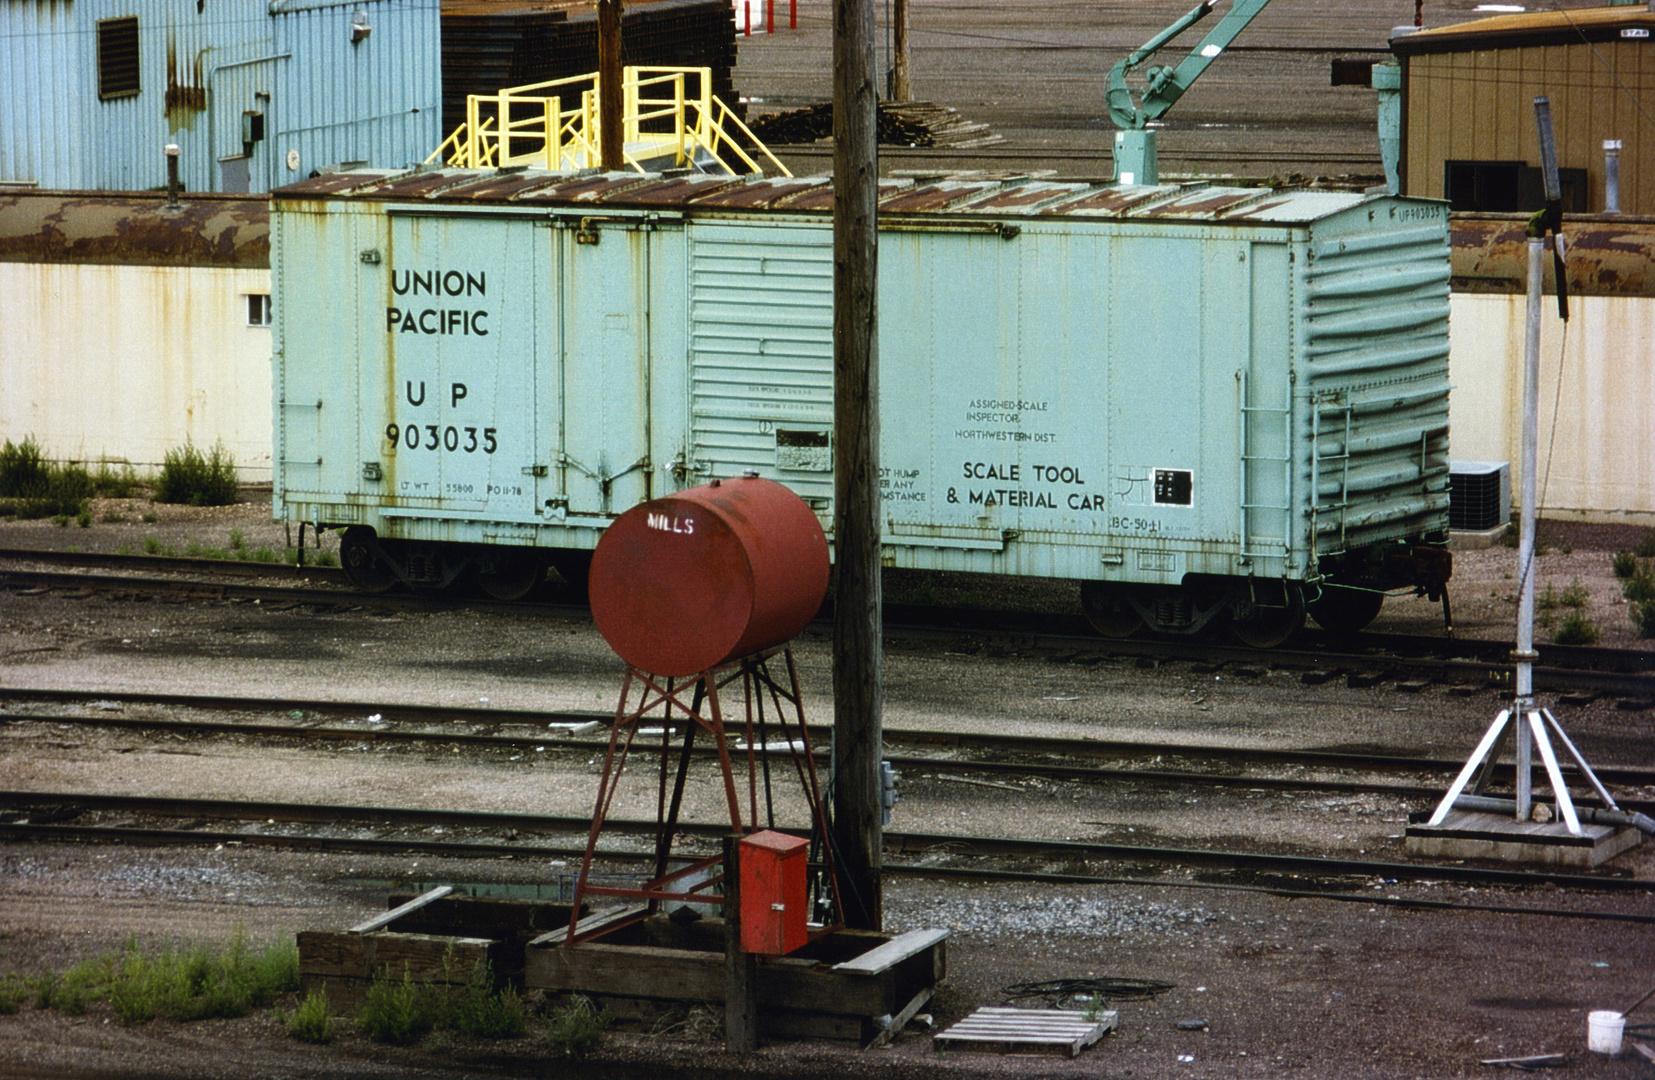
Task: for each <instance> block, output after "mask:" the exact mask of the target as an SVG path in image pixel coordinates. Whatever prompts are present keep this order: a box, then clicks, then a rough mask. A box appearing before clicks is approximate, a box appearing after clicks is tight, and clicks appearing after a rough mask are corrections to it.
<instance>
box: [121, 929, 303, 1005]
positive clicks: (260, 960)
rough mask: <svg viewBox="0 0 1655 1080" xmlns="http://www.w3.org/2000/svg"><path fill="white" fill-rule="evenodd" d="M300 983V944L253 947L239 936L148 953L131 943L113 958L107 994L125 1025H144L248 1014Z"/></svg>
mask: <svg viewBox="0 0 1655 1080" xmlns="http://www.w3.org/2000/svg"><path fill="white" fill-rule="evenodd" d="M298 987H299V950H298V946H297V945H295V944H294V943H293V942H291V941H283V942H280V943H277V944H273V945H269V946H266V947H265V948H264V949H261V950H257V951H254V950H253V949H251V948H249V947H248V944H247V940H246V938H245V937H243V936H242V935H240V934H237V935H236V937H235V939H234V940H233V941H232V942H231V943H230V944H229V945H228V946H227V947H226V948H224V949H223V950H221V951H217V952H215V951H212V950H209V949H206V948H202V947H199V946H182V947H178V948H171V949H167V950H166V951H164V952H162V953H160V954H159V955H155V956H150V955H146V954H145V953H143V952H141V951H140V950H139V949H138V947H137V946H136V945H135V944H134V945H130V946H128V947H127V950H126V952H124V953H122V954H121V956H120V957H119V958H117V960H116V962H115V965H114V977H113V979H112V980H111V982H110V985H109V992H108V997H109V1004H110V1006H111V1007H112V1008H113V1009H114V1011H115V1016H116V1018H117V1019H118V1020H120V1022H121V1023H123V1024H141V1023H145V1022H147V1021H149V1020H152V1019H154V1018H155V1017H157V1016H165V1017H168V1018H170V1019H173V1020H207V1019H212V1018H216V1017H236V1016H246V1015H247V1014H248V1013H250V1012H252V1011H253V1010H254V1009H257V1008H260V1007H262V1006H265V1005H268V1004H269V1003H270V1002H272V1001H274V1000H275V999H276V997H277V996H278V995H280V994H285V993H288V992H289V991H292V990H296V989H298Z"/></svg>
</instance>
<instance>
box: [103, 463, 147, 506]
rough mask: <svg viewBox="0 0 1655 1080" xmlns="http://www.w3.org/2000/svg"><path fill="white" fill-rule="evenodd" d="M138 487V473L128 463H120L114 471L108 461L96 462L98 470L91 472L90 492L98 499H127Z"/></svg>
mask: <svg viewBox="0 0 1655 1080" xmlns="http://www.w3.org/2000/svg"><path fill="white" fill-rule="evenodd" d="M137 489H138V473H137V471H136V470H134V469H133V468H132V466H131V465H129V464H124V463H123V464H122V465H121V471H120V472H116V471H115V470H114V469H113V468H111V467H110V465H109V462H107V461H100V462H98V471H97V472H95V473H93V474H92V493H93V494H94V495H96V496H98V498H100V499H127V498H131V497H132V493H133V492H134V491H136V490H137Z"/></svg>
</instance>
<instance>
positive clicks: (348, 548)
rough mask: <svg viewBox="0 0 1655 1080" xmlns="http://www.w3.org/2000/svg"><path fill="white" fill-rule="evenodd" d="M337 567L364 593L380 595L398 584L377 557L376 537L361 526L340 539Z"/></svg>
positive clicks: (386, 566)
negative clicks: (343, 569) (342, 568)
mask: <svg viewBox="0 0 1655 1080" xmlns="http://www.w3.org/2000/svg"><path fill="white" fill-rule="evenodd" d="M339 565H340V566H342V567H344V568H345V577H347V578H349V579H350V583H351V584H352V585H355V586H356V587H357V588H358V589H361V590H362V591H363V592H371V593H382V592H384V591H385V590H387V589H389V588H390V587H391V586H393V585H395V584H396V583H397V576H396V573H395V572H394V571H393V570H392V569H391V568H390V567H389V566H388V565H386V563H385V560H384V559H381V558H380V557H379V537H378V536H376V535H375V534H374V531H373V530H372V529H369V528H365V527H363V526H361V525H352V526H351V527H350V528H348V529H346V530H345V535H344V536H341V537H340V538H339Z"/></svg>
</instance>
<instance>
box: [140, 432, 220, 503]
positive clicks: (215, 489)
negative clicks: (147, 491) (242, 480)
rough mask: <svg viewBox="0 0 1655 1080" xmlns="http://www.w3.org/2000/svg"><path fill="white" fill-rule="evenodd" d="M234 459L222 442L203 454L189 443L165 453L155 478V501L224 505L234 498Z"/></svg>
mask: <svg viewBox="0 0 1655 1080" xmlns="http://www.w3.org/2000/svg"><path fill="white" fill-rule="evenodd" d="M237 494H238V491H237V488H236V462H235V459H234V458H233V457H231V456H230V452H229V451H228V450H225V449H224V444H223V443H216V444H214V446H213V448H212V450H211V451H209V452H208V453H206V454H203V453H202V452H201V451H200V450H197V449H196V448H195V445H194V444H193V443H185V444H184V445H183V446H180V447H177V448H175V449H172V450H168V451H167V452H166V456H165V457H164V458H163V460H162V463H161V474H160V476H158V477H156V481H155V501H156V502H162V503H187V504H189V505H190V506H228V505H230V504H231V503H233V502H235V501H236V496H237Z"/></svg>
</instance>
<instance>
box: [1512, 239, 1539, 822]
mask: <svg viewBox="0 0 1655 1080" xmlns="http://www.w3.org/2000/svg"><path fill="white" fill-rule="evenodd" d="M1545 250H1546V244H1545V240H1544V239H1543V238H1542V237H1538V236H1531V237H1529V295H1528V311H1527V316H1528V318H1527V327H1526V334H1525V342H1524V348H1523V489H1522V490H1523V494H1522V509H1521V511H1520V513H1519V516H1518V519H1517V521H1518V532H1517V574H1518V586H1519V590H1518V593H1517V652H1516V654H1515V655H1514V657H1513V659H1515V660H1516V661H1517V702H1516V706H1515V711H1516V712H1517V714H1518V715H1519V716H1523V717H1525V718H1526V717H1527V715H1528V714H1529V713H1531V712H1533V711H1534V660H1535V655H1536V654H1535V651H1534V586H1535V581H1534V577H1535V573H1534V569H1535V568H1534V518H1535V493H1536V490H1537V484H1536V477H1535V469H1536V463H1537V460H1538V458H1539V453H1538V449H1537V445H1538V443H1539V425H1540V302H1541V281H1542V274H1543V273H1544V266H1545V261H1544V259H1545ZM1512 734H1513V735H1514V736H1515V738H1516V739H1517V811H1516V817H1517V820H1519V821H1527V820H1528V818H1529V812H1530V809H1531V805H1532V791H1531V788H1530V769H1531V766H1532V765H1533V760H1534V759H1533V756H1532V753H1533V747H1534V742H1533V734H1532V732H1531V731H1530V729H1529V726H1528V725H1527V724H1518V725H1516V728H1515V730H1514V731H1513V733H1512Z"/></svg>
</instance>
